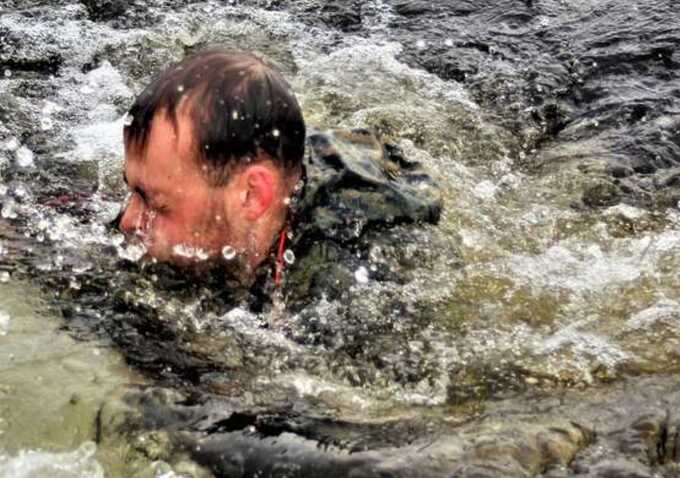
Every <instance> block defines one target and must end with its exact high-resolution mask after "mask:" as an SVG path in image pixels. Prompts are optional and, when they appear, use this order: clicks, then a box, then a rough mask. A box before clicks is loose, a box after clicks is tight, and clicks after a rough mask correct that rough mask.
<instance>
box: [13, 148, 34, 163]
mask: <svg viewBox="0 0 680 478" xmlns="http://www.w3.org/2000/svg"><path fill="white" fill-rule="evenodd" d="M15 157H16V159H17V164H18V165H19V167H21V168H30V167H32V166H33V151H31V150H30V149H28V148H27V147H26V146H22V147H20V148H19V149H17V151H16V153H15Z"/></svg>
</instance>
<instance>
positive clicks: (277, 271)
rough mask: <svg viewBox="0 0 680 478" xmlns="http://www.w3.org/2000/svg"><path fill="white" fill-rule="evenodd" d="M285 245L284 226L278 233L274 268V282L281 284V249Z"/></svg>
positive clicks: (282, 249)
mask: <svg viewBox="0 0 680 478" xmlns="http://www.w3.org/2000/svg"><path fill="white" fill-rule="evenodd" d="M285 246H286V227H285V226H284V228H283V229H281V232H280V233H279V251H278V253H277V254H276V269H274V284H276V285H279V284H281V273H282V272H283V251H284V250H285Z"/></svg>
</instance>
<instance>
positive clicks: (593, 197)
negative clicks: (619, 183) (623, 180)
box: [582, 181, 621, 207]
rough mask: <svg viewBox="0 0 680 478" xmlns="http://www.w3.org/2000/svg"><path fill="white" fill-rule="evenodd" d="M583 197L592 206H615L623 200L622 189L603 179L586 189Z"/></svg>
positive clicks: (584, 201)
mask: <svg viewBox="0 0 680 478" xmlns="http://www.w3.org/2000/svg"><path fill="white" fill-rule="evenodd" d="M582 199H583V203H584V204H585V205H586V206H590V207H607V206H613V205H615V204H618V203H619V201H620V200H621V191H620V190H619V188H617V187H616V186H615V185H614V184H613V183H610V182H604V181H603V182H599V183H597V184H595V185H593V186H590V187H589V188H588V189H586V190H585V191H584V192H583V197H582Z"/></svg>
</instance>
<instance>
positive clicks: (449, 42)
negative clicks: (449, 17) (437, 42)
mask: <svg viewBox="0 0 680 478" xmlns="http://www.w3.org/2000/svg"><path fill="white" fill-rule="evenodd" d="M444 45H446V46H453V40H451V39H450V38H447V39H446V40H444Z"/></svg>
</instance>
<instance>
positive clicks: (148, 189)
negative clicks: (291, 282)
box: [120, 113, 230, 264]
mask: <svg viewBox="0 0 680 478" xmlns="http://www.w3.org/2000/svg"><path fill="white" fill-rule="evenodd" d="M124 176H125V180H126V182H127V184H128V188H129V191H130V197H129V200H128V202H127V204H126V206H125V210H124V212H123V215H122V217H121V221H120V229H121V230H122V231H123V232H124V233H126V235H127V236H128V239H130V240H137V241H139V242H141V243H143V244H144V245H145V246H146V248H147V254H148V255H149V256H151V257H154V258H156V259H158V260H161V261H169V262H175V263H180V264H181V263H193V262H197V261H200V260H203V259H205V258H207V257H217V256H218V255H219V254H220V253H221V251H222V248H223V247H225V246H227V245H229V240H230V237H229V227H228V224H227V217H226V212H227V209H228V208H227V207H226V204H225V201H226V198H227V197H228V195H227V194H225V191H226V188H225V187H214V186H211V185H210V184H209V183H208V181H207V179H206V175H205V174H204V173H203V172H202V171H201V167H200V160H197V158H196V147H195V145H194V144H193V133H192V128H191V124H190V122H189V120H188V119H187V118H186V116H183V115H182V114H179V115H178V118H177V128H174V127H173V124H172V122H171V121H170V119H168V117H167V116H166V115H165V114H163V113H159V114H157V115H156V117H155V118H154V120H153V122H152V127H151V131H150V134H149V137H148V142H147V146H146V148H145V149H144V150H143V151H138V150H137V149H135V148H126V154H125V169H124Z"/></svg>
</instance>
